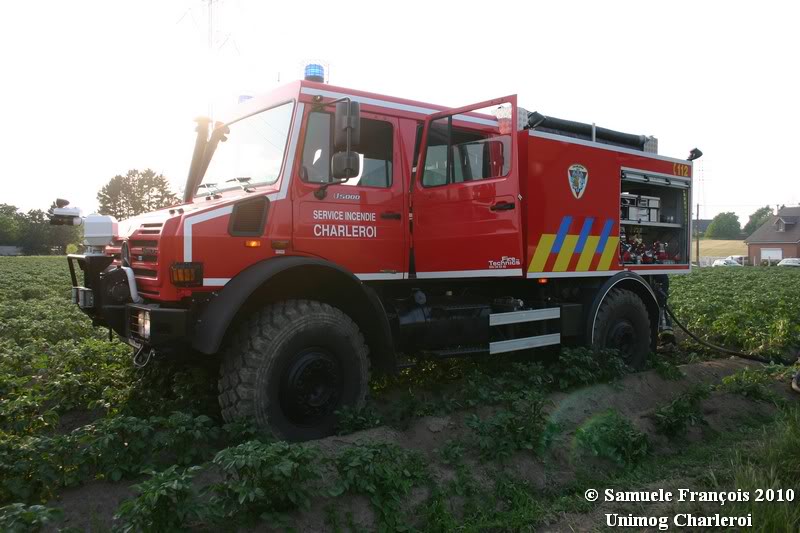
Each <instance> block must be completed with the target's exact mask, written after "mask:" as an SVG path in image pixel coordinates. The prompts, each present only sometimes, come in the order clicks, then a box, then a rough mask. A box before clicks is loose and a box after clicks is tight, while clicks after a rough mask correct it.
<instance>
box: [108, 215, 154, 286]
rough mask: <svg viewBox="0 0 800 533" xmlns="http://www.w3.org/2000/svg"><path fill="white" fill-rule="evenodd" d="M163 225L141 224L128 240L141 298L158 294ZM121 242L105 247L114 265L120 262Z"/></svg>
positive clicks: (118, 240)
mask: <svg viewBox="0 0 800 533" xmlns="http://www.w3.org/2000/svg"><path fill="white" fill-rule="evenodd" d="M163 226H164V224H163V223H160V222H148V223H146V224H141V225H140V226H139V227H138V228H136V229H135V230H134V231H133V233H131V235H130V237H129V238H128V246H129V247H130V251H131V268H133V274H134V276H136V285H137V288H138V290H139V293H140V294H141V295H142V296H151V295H156V296H157V295H158V293H159V286H160V280H159V275H158V273H159V268H158V266H159V244H160V241H161V230H162V229H163ZM121 247H122V240H120V239H115V240H114V241H112V243H111V245H110V246H107V247H106V254H107V255H110V256H112V257H113V258H114V260H115V263H116V264H120V263H119V261H120V260H121V255H120V254H121Z"/></svg>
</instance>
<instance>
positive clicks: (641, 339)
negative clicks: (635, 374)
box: [592, 289, 652, 370]
mask: <svg viewBox="0 0 800 533" xmlns="http://www.w3.org/2000/svg"><path fill="white" fill-rule="evenodd" d="M651 334H652V333H651V330H650V317H649V315H648V314H647V308H646V307H645V305H644V302H642V299H641V298H639V296H637V295H636V294H635V293H633V292H631V291H628V290H625V289H612V290H611V291H610V292H609V293H608V294H607V295H606V297H605V299H604V300H603V303H601V304H600V309H599V310H598V312H597V318H596V319H595V322H594V330H593V335H592V348H594V349H595V350H602V349H611V350H617V351H618V352H619V354H620V356H621V357H622V359H623V360H624V361H625V363H626V364H627V365H628V366H630V367H631V368H634V369H635V370H642V369H643V368H644V367H645V365H646V363H647V356H648V354H649V353H650V340H651V339H650V335H651Z"/></svg>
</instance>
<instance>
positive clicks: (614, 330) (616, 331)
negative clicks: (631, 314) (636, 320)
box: [606, 320, 636, 359]
mask: <svg viewBox="0 0 800 533" xmlns="http://www.w3.org/2000/svg"><path fill="white" fill-rule="evenodd" d="M606 345H607V346H608V347H609V348H612V349H614V350H618V351H619V352H620V354H621V355H622V356H623V357H624V358H625V359H628V358H629V357H630V356H631V355H633V353H634V349H635V346H636V330H635V328H634V327H633V324H631V323H630V322H629V321H627V320H621V321H620V322H617V323H616V324H614V325H613V326H612V327H611V330H610V331H609V332H608V342H607V343H606Z"/></svg>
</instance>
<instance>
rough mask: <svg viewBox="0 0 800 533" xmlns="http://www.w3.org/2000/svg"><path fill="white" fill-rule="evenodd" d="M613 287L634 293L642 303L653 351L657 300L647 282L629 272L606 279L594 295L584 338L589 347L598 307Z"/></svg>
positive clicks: (655, 341) (592, 340) (656, 330)
mask: <svg viewBox="0 0 800 533" xmlns="http://www.w3.org/2000/svg"><path fill="white" fill-rule="evenodd" d="M615 287H617V288H620V289H627V290H629V291H631V292H634V293H636V295H638V296H639V298H641V299H642V302H644V305H645V307H646V308H647V314H648V315H649V317H650V347H651V349H652V350H655V349H656V345H657V339H658V314H659V313H658V310H659V305H658V299H657V298H656V294H655V293H654V292H653V289H652V287H650V284H649V283H648V282H647V280H645V279H644V278H643V277H642V276H640V275H639V274H637V273H635V272H631V271H629V270H625V271H623V272H620V273H619V274H615V275H614V276H612V277H610V278H609V279H607V280H606V282H605V283H604V284H603V285H602V286H601V287H600V289H598V291H597V293H596V294H595V297H594V301H593V302H592V305H591V307H590V308H589V314H588V316H587V320H586V338H587V339H588V340H589V345H590V346H591V345H593V344H594V325H595V322H597V313H598V312H599V311H600V305H602V303H603V300H605V299H606V296H607V295H608V293H609V292H610V291H611V289H613V288H615Z"/></svg>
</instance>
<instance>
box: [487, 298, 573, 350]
mask: <svg viewBox="0 0 800 533" xmlns="http://www.w3.org/2000/svg"><path fill="white" fill-rule="evenodd" d="M558 318H561V308H560V307H548V308H545V309H528V310H525V311H512V312H509V313H492V314H491V315H489V326H490V327H492V326H505V325H508V324H522V323H525V322H539V321H542V320H554V319H558ZM555 344H561V334H560V333H550V334H547V335H536V336H534V337H522V338H519V339H510V340H505V341H497V342H490V343H489V354H491V355H493V354H498V353H506V352H515V351H517V350H528V349H531V348H540V347H543V346H553V345H555Z"/></svg>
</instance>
